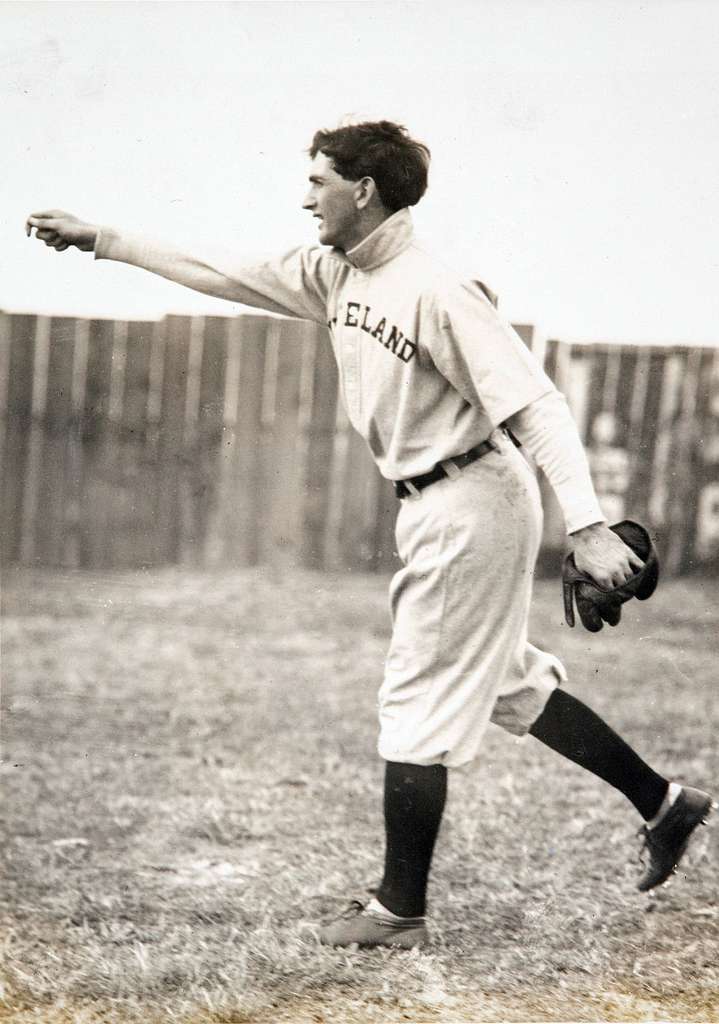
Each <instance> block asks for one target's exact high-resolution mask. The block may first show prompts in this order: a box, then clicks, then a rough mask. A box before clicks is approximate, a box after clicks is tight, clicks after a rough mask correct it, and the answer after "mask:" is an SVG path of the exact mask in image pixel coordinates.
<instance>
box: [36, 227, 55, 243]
mask: <svg viewBox="0 0 719 1024" xmlns="http://www.w3.org/2000/svg"><path fill="white" fill-rule="evenodd" d="M59 237H60V236H59V235H58V233H57V231H55V229H54V228H38V229H37V231H36V232H35V238H39V239H40V241H41V242H48V241H50V240H51V239H53V238H59Z"/></svg>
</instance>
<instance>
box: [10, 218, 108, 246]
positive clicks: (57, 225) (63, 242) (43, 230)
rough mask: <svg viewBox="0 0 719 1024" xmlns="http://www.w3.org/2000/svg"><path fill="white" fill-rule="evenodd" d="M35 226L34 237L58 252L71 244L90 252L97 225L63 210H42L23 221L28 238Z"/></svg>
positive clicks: (95, 236)
mask: <svg viewBox="0 0 719 1024" xmlns="http://www.w3.org/2000/svg"><path fill="white" fill-rule="evenodd" d="M33 228H35V229H36V230H35V237H36V238H37V239H39V240H40V241H41V242H44V243H45V245H47V246H50V248H52V249H57V251H58V252H64V251H65V249H69V248H70V246H71V245H74V246H76V247H77V248H78V249H81V250H82V251H83V252H92V250H93V249H94V247H95V239H96V238H97V233H98V230H99V228H98V226H97V225H96V224H87V223H86V222H85V221H82V220H80V218H79V217H73V215H72V214H71V213H65V211H64V210H42V211H41V212H39V213H31V214H30V216H29V217H28V219H27V220H26V221H25V234H26V235H27V236H28V238H29V237H30V236H31V234H32V229H33Z"/></svg>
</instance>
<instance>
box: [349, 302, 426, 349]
mask: <svg viewBox="0 0 719 1024" xmlns="http://www.w3.org/2000/svg"><path fill="white" fill-rule="evenodd" d="M360 306H361V304H360V303H359V302H348V303H347V311H346V315H345V324H344V325H345V327H359V328H361V330H363V331H364V332H365V334H369V335H371V336H372V337H373V338H376V339H377V341H378V342H379V343H380V344H381V345H383V346H384V347H385V348H386V349H387V350H388V351H389V352H391V353H392V355H395V356H397V358H398V359H401V360H402V362H403V363H408V362H409V361H410V359H412V357H413V356H414V355H415V353H416V351H417V346H416V344H415V343H414V342H413V341H410V339H409V338H405V336H404V335H403V334H402V331H400V329H399V327H397V326H396V324H392V325H391V328H390V332H389V337H388V338H387V340H386V341H385V331H386V330H387V326H388V325H387V317H384V316H383V317H382V319H381V320H380V321H379V323H378V324H377V326H376V327H373V326H372V323H371V321H370V313H371V312H372V307H371V306H365V307H364V315H363V316H362V323H360V322H359V311H360Z"/></svg>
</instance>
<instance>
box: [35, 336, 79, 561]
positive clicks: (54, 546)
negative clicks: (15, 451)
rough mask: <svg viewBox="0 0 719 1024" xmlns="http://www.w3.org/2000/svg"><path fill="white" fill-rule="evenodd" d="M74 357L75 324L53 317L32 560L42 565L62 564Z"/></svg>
mask: <svg viewBox="0 0 719 1024" xmlns="http://www.w3.org/2000/svg"><path fill="white" fill-rule="evenodd" d="M74 353H75V321H74V320H72V319H70V318H62V319H61V318H59V317H53V319H52V321H51V323H50V351H49V360H48V371H47V397H46V404H45V416H44V425H45V436H44V443H43V448H42V463H41V472H40V487H39V496H38V505H37V515H36V519H35V530H34V535H35V544H34V557H35V558H36V559H37V561H38V562H40V563H41V564H42V565H62V564H63V551H64V545H65V524H66V515H65V506H66V502H67V497H68V486H69V481H68V469H69V465H68V463H69V436H70V430H71V423H72V412H73V409H72V380H73V358H74Z"/></svg>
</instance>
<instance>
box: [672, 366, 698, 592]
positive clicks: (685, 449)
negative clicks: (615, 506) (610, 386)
mask: <svg viewBox="0 0 719 1024" xmlns="http://www.w3.org/2000/svg"><path fill="white" fill-rule="evenodd" d="M684 352H685V354H686V361H685V365H684V372H683V374H682V383H681V394H680V404H679V408H678V410H677V415H676V417H675V424H674V432H673V445H672V454H671V470H670V474H671V487H670V488H669V495H668V501H667V527H668V530H667V534H668V536H667V544H666V548H667V550H666V560H665V565H666V570H667V572H668V573H669V574H671V575H674V574H676V573H679V572H682V571H684V570H686V569H687V568H688V559H689V557H690V552H691V540H690V533H691V531H692V528H693V527H694V514H693V513H692V509H693V508H694V507H695V505H694V498H695V496H696V477H695V471H696V469H697V463H696V461H695V454H696V449H697V438H698V434H697V427H698V422H697V418H696V411H697V402H698V400H699V385H700V380H701V377H700V368H701V350H700V349H693V350H684Z"/></svg>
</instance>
